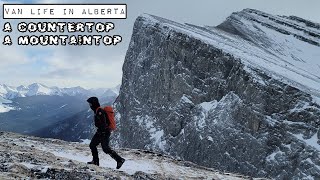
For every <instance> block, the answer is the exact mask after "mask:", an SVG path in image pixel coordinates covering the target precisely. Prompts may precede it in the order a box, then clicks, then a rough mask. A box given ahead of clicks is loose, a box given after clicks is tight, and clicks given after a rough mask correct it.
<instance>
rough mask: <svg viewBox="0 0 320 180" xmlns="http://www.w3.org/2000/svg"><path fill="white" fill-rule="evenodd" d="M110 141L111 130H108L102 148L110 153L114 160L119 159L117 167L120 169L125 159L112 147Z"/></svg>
mask: <svg viewBox="0 0 320 180" xmlns="http://www.w3.org/2000/svg"><path fill="white" fill-rule="evenodd" d="M109 142H110V132H106V134H105V135H104V136H103V139H102V141H101V146H102V150H103V151H104V152H105V153H106V154H109V155H110V156H111V157H112V158H113V159H114V160H116V161H117V169H119V168H120V167H121V166H122V164H123V163H124V161H125V159H123V158H122V157H120V156H119V155H118V153H116V152H115V151H114V150H112V149H111V148H110V146H109Z"/></svg>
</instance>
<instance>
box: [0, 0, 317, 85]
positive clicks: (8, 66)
mask: <svg viewBox="0 0 320 180" xmlns="http://www.w3.org/2000/svg"><path fill="white" fill-rule="evenodd" d="M0 2H3V1H0ZM38 3H74V1H71V0H42V1H41V0H39V1H38ZM77 3H126V4H128V18H127V19H126V20H112V22H113V23H115V25H116V28H115V30H113V31H111V32H110V33H109V34H110V35H114V34H120V35H121V36H122V37H123V42H121V43H120V44H118V45H117V46H115V47H105V46H99V47H95V46H92V47H90V46H82V47H72V46H66V47H61V46H60V47H28V48H26V47H18V46H12V47H10V48H7V47H6V48H4V47H3V46H2V47H1V49H0V59H1V62H0V68H1V69H2V70H1V72H0V83H9V84H12V85H19V84H23V83H31V82H35V81H36V82H41V83H44V84H48V85H52V86H61V85H63V86H68V87H70V86H78V85H81V86H84V87H87V88H91V87H111V86H115V85H117V84H119V83H120V82H121V75H122V63H123V60H124V57H125V53H126V50H127V47H128V45H129V41H130V37H131V33H132V28H133V24H134V20H135V19H136V18H137V16H139V15H140V14H142V13H149V14H154V15H157V16H161V17H164V18H168V19H171V20H174V21H178V22H182V23H185V22H187V23H191V24H196V25H211V26H215V25H218V24H220V23H221V22H222V21H223V20H224V19H225V18H227V17H228V16H229V15H230V14H231V13H232V12H235V11H241V10H242V9H244V8H254V9H259V10H262V11H265V12H267V13H271V14H277V15H296V16H300V17H303V18H306V19H309V20H312V21H316V22H320V13H319V10H318V7H320V1H318V0H309V1H301V0H282V1H278V0H270V1H264V0H238V1H234V0H224V1H218V0H203V1H183V0H177V1H169V0H162V1H150V0H135V1H132V0H130V1H129V0H127V1H115V0H114V1H103V0H94V1H89V0H86V1H85V0H81V1H77ZM52 21H53V20H52ZM54 21H55V20H54ZM61 21H62V20H61ZM12 22H13V23H17V21H12ZM103 22H106V21H103ZM3 36H4V33H2V34H1V38H2V37H3ZM13 36H17V33H13ZM36 60H37V61H43V63H44V64H43V65H42V66H41V67H38V66H37V67H36V66H35V68H41V69H33V70H32V68H30V66H31V65H30V64H32V63H35V61H36ZM23 65H25V67H20V66H23ZM28 65H29V66H28ZM15 66H19V69H20V74H23V76H6V77H5V76H3V75H4V74H13V73H14V71H13V70H14V69H15V68H14V67H15ZM31 67H32V66H31Z"/></svg>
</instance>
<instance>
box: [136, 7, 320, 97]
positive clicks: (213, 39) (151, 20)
mask: <svg viewBox="0 0 320 180" xmlns="http://www.w3.org/2000/svg"><path fill="white" fill-rule="evenodd" d="M142 17H143V18H144V19H145V21H144V22H145V23H146V25H147V24H148V25H155V24H159V22H161V23H160V24H159V28H163V29H166V31H163V33H166V34H167V35H169V33H170V31H173V30H174V31H178V32H181V33H183V34H186V35H188V36H190V37H193V38H196V39H199V40H201V41H203V42H205V43H208V44H210V45H213V46H215V47H217V48H219V49H221V50H223V51H224V52H227V53H229V54H232V55H233V56H234V57H236V58H240V59H241V61H242V62H243V63H245V65H246V66H247V70H248V71H252V69H260V70H263V72H264V73H266V74H267V75H268V76H270V77H272V78H275V79H278V80H280V81H283V82H285V83H287V84H290V85H292V86H294V87H297V88H299V89H301V90H303V91H306V92H308V93H311V94H314V95H316V96H320V73H319V72H320V61H319V59H320V28H319V24H317V23H314V24H315V27H308V26H306V24H305V23H303V22H301V21H298V20H297V18H293V17H285V16H282V17H280V16H273V15H270V14H266V13H263V12H261V11H257V10H253V9H245V10H243V11H241V12H237V13H233V14H232V15H231V16H230V17H228V19H227V20H226V22H225V24H222V25H220V26H218V27H220V28H215V27H208V26H205V27H197V26H194V25H190V24H180V23H175V22H172V21H170V20H166V19H163V18H160V17H155V16H152V15H148V14H144V15H143V16H142ZM230 22H232V23H230ZM310 23H312V22H310ZM226 26H231V27H227V28H225V29H228V30H229V32H232V30H233V31H234V30H236V31H237V32H236V33H235V34H237V35H242V36H245V39H243V38H240V37H239V36H234V35H230V34H229V33H226V32H225V31H223V30H224V29H223V28H224V27H226ZM220 29H223V30H220ZM247 40H250V42H248V41H247ZM257 80H258V81H259V79H257ZM261 83H263V82H261Z"/></svg>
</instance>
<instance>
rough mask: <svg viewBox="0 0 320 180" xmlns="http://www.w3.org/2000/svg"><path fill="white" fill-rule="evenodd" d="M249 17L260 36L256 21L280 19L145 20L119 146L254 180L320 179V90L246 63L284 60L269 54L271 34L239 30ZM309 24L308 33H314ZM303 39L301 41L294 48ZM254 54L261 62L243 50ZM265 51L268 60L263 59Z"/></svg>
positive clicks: (125, 83) (136, 38)
mask: <svg viewBox="0 0 320 180" xmlns="http://www.w3.org/2000/svg"><path fill="white" fill-rule="evenodd" d="M248 14H249V15H250V18H247V20H248V19H249V20H250V22H252V24H253V25H252V26H255V27H257V29H258V28H260V30H261V31H262V30H263V27H260V25H261V24H260V25H259V22H256V21H254V20H253V19H254V18H255V17H257V16H262V17H263V18H266V19H269V20H270V18H271V19H272V18H273V19H276V20H277V18H280V17H278V16H272V15H268V14H265V13H262V12H260V11H255V10H251V9H246V10H244V11H242V12H239V13H238V14H236V15H237V17H238V18H239V19H240V20H239V21H234V20H233V19H232V17H233V16H235V15H234V14H233V15H232V16H231V17H230V18H228V19H227V20H226V22H224V23H223V24H222V25H220V27H219V29H217V28H214V27H197V26H193V25H182V24H178V23H175V22H172V21H169V20H166V19H163V18H160V17H155V16H151V15H143V16H140V17H138V18H137V20H136V22H135V25H134V29H133V35H132V39H131V42H130V45H129V49H128V51H127V54H126V58H125V62H124V66H123V80H122V86H121V90H120V95H119V97H118V98H117V100H116V103H115V107H116V112H117V119H118V126H119V131H117V133H116V138H115V139H114V140H115V143H116V144H117V145H118V146H121V147H130V148H145V149H152V150H157V151H161V152H165V153H168V154H170V155H174V156H176V157H179V158H182V159H185V160H190V161H192V162H195V163H198V164H200V165H205V166H208V167H214V168H217V169H220V170H226V171H231V172H238V173H242V174H246V175H250V176H254V177H272V178H276V179H301V178H302V177H307V176H310V177H314V178H320V168H319V167H320V152H319V151H320V145H319V142H318V143H317V141H318V139H319V138H320V131H319V126H320V118H319V117H320V106H319V104H317V103H316V100H317V97H316V96H315V95H316V94H312V93H311V92H315V91H314V90H311V89H312V88H310V89H308V88H309V87H308V86H301V84H299V82H298V81H299V80H298V81H296V80H295V79H290V78H291V77H289V76H283V75H279V73H278V72H277V70H276V69H272V68H270V67H271V66H270V67H269V66H266V67H260V66H257V65H255V64H253V63H250V61H247V60H248V59H249V58H250V57H255V58H256V59H258V60H259V58H261V61H263V60H265V61H268V60H270V61H271V59H268V58H269V57H270V58H274V59H275V60H276V61H274V62H272V63H276V62H277V58H278V59H281V58H282V57H281V58H280V55H277V54H276V53H279V54H281V52H284V50H283V51H280V50H279V51H277V50H274V49H269V48H272V47H274V46H275V44H276V43H277V42H276V41H274V40H273V39H268V36H262V34H265V33H267V32H269V31H266V32H263V33H261V32H258V33H255V34H253V33H252V32H254V31H252V32H251V31H250V32H249V34H246V31H245V29H246V28H250V26H247V25H246V26H245V25H243V26H241V17H247V16H249V15H248ZM254 14H256V15H254ZM265 16H266V17H265ZM257 19H258V18H257ZM286 19H293V21H297V22H298V20H299V22H307V23H308V22H309V21H303V20H301V19H300V18H297V17H289V18H286ZM269 20H265V21H263V23H265V24H267V23H270V21H269ZM259 21H261V19H259ZM235 22H237V24H236V23H235ZM272 22H276V21H273V20H272ZM255 23H258V25H256V24H255ZM276 23H277V22H276ZM278 23H279V22H278ZM291 23H293V22H291ZM310 23H311V22H309V26H308V25H306V28H309V27H317V26H316V25H317V24H312V23H311V25H310ZM239 24H240V25H239ZM273 25H274V26H275V25H277V24H273ZM278 25H279V24H278ZM261 26H263V25H261ZM280 27H282V26H280V25H279V29H280ZM295 27H296V26H295ZM299 27H300V26H299ZM221 29H223V31H222V30H221ZM315 29H316V28H315ZM269 30H270V31H272V32H274V31H275V32H274V33H275V34H276V35H278V36H279V37H284V38H285V37H287V35H285V34H283V33H282V32H278V31H277V30H275V29H274V28H269ZM287 31H289V30H288V29H287ZM296 31H297V29H296V28H295V30H292V33H293V32H294V33H297V32H296ZM310 31H311V30H310ZM312 31H316V30H313V29H312ZM317 32H318V31H317ZM247 33H248V32H247ZM250 33H251V34H250ZM291 36H294V35H291ZM306 38H309V36H308V37H307V36H306ZM312 40H313V41H315V42H318V40H319V39H316V40H315V39H312ZM296 41H299V43H300V41H301V39H299V38H294V40H292V42H296ZM230 42H231V43H230ZM301 43H308V46H315V48H316V47H317V45H314V44H312V43H311V44H310V43H309V42H306V41H301ZM276 45H278V44H276ZM254 48H257V51H256V52H257V54H254V53H255V51H254V50H252V52H249V51H246V50H248V49H254ZM260 50H261V51H263V52H264V53H265V55H266V57H260V54H259V52H260ZM289 50H290V49H289ZM289 50H286V52H288V51H289ZM319 50H320V49H319ZM290 53H291V52H288V54H290ZM283 54H285V53H282V55H283ZM291 57H292V59H290V60H291V61H294V59H295V58H294V57H295V56H294V55H293V56H291ZM291 57H290V58H291ZM253 59H254V58H253ZM281 60H283V58H282V59H281ZM303 60H304V59H302V61H303ZM248 62H249V63H248ZM281 63H283V62H282V61H281V62H280V60H279V64H281ZM285 63H288V66H289V65H291V64H292V63H294V62H288V61H285ZM306 63H308V62H306ZM281 66H282V65H281ZM286 66H287V65H286V64H285V65H284V67H286ZM288 69H289V70H290V71H291V69H290V68H288ZM305 71H308V69H305ZM294 72H297V74H299V73H300V72H299V71H294ZM305 78H306V80H308V77H307V76H305ZM315 81H316V82H318V80H315ZM301 87H303V88H301ZM309 90H310V91H309Z"/></svg>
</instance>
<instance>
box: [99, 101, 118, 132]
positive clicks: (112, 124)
mask: <svg viewBox="0 0 320 180" xmlns="http://www.w3.org/2000/svg"><path fill="white" fill-rule="evenodd" d="M99 108H101V107H99ZM99 108H98V109H99ZM101 109H103V110H104V111H105V112H106V115H107V116H108V119H109V123H110V124H109V127H108V128H109V129H110V130H111V131H114V130H116V120H115V118H114V111H113V108H112V107H111V106H106V107H104V108H101Z"/></svg>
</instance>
